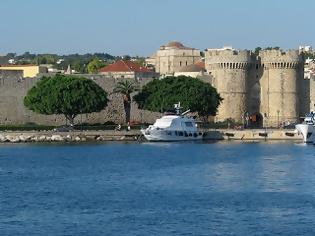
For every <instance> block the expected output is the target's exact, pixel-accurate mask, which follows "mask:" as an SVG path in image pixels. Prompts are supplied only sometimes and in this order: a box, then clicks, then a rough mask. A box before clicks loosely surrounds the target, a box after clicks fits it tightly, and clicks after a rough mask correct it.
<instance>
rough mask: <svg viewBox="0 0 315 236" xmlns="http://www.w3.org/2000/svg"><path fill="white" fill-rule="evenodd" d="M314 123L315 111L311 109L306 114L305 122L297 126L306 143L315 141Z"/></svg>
mask: <svg viewBox="0 0 315 236" xmlns="http://www.w3.org/2000/svg"><path fill="white" fill-rule="evenodd" d="M314 124H315V112H313V111H311V112H310V113H309V114H307V115H306V117H305V119H304V122H303V123H302V124H298V125H296V126H295V128H296V130H297V131H298V132H300V133H301V134H302V136H303V141H304V142H305V143H314V142H315V134H314V131H315V129H314Z"/></svg>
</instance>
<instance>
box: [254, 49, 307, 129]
mask: <svg viewBox="0 0 315 236" xmlns="http://www.w3.org/2000/svg"><path fill="white" fill-rule="evenodd" d="M259 57H260V58H261V67H262V68H263V73H262V77H261V104H260V111H261V113H262V115H263V116H264V125H265V126H272V127H278V126H279V125H281V123H283V122H290V123H292V122H296V121H298V119H299V94H298V91H299V88H298V84H299V81H300V80H301V79H303V66H304V59H303V56H302V55H301V54H299V52H298V51H297V50H289V51H286V52H285V51H282V50H263V51H260V52H259Z"/></svg>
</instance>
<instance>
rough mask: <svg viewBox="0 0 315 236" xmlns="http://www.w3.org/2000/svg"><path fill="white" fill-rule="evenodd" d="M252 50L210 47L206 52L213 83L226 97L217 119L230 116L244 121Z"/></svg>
mask: <svg viewBox="0 0 315 236" xmlns="http://www.w3.org/2000/svg"><path fill="white" fill-rule="evenodd" d="M251 58H252V55H251V52H250V51H247V50H243V51H237V50H234V49H231V48H228V49H208V50H207V51H206V52H205V66H206V70H207V72H208V73H209V74H210V75H211V76H212V85H213V86H214V87H215V88H216V89H217V91H218V93H219V94H220V95H221V97H222V98H223V99H224V100H223V101H222V103H221V105H220V106H219V109H218V114H217V116H216V117H215V120H216V121H224V120H226V119H228V118H230V119H233V120H234V121H235V122H238V123H241V122H242V121H243V116H244V113H245V112H246V111H247V100H246V99H247V89H246V88H247V80H248V68H249V67H250V65H251Z"/></svg>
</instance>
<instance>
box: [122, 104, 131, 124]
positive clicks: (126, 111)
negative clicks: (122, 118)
mask: <svg viewBox="0 0 315 236" xmlns="http://www.w3.org/2000/svg"><path fill="white" fill-rule="evenodd" d="M124 110H125V115H126V124H128V122H130V113H131V102H130V101H125V100H124Z"/></svg>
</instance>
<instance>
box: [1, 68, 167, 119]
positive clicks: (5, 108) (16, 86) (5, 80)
mask: <svg viewBox="0 0 315 236" xmlns="http://www.w3.org/2000/svg"><path fill="white" fill-rule="evenodd" d="M41 76H43V75H39V76H38V78H33V79H30V78H26V79H23V78H22V74H21V72H19V71H10V72H7V71H5V72H4V71H3V72H0V124H25V123H36V124H43V125H63V124H65V118H64V116H62V115H40V114H37V113H34V112H32V111H30V110H28V109H26V108H25V107H24V104H23V99H24V97H25V96H26V94H27V91H28V90H29V89H30V88H32V87H33V86H34V85H35V83H36V82H37V81H38V80H39V78H40V77H41ZM48 76H49V75H48ZM78 76H80V75H78ZM82 76H85V77H88V78H90V79H92V80H94V81H95V82H96V83H97V84H99V85H100V86H101V87H102V88H103V89H104V90H105V91H107V93H108V94H109V99H110V101H109V104H108V106H107V107H106V108H105V109H104V110H103V111H101V112H98V113H92V114H83V115H82V116H80V115H78V116H77V118H76V122H77V123H80V122H81V119H82V122H87V123H90V124H95V123H104V122H106V121H114V122H115V123H122V124H123V123H124V122H125V113H124V108H123V98H122V96H121V95H120V94H113V93H112V91H113V88H114V87H115V84H116V83H117V82H118V81H119V79H114V78H112V77H108V76H104V75H82ZM160 115H161V114H160V113H154V112H149V111H144V110H139V109H138V108H137V105H136V104H135V103H133V104H132V109H131V120H132V121H138V122H148V123H152V122H154V121H155V119H156V118H158V117H159V116H160Z"/></svg>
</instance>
